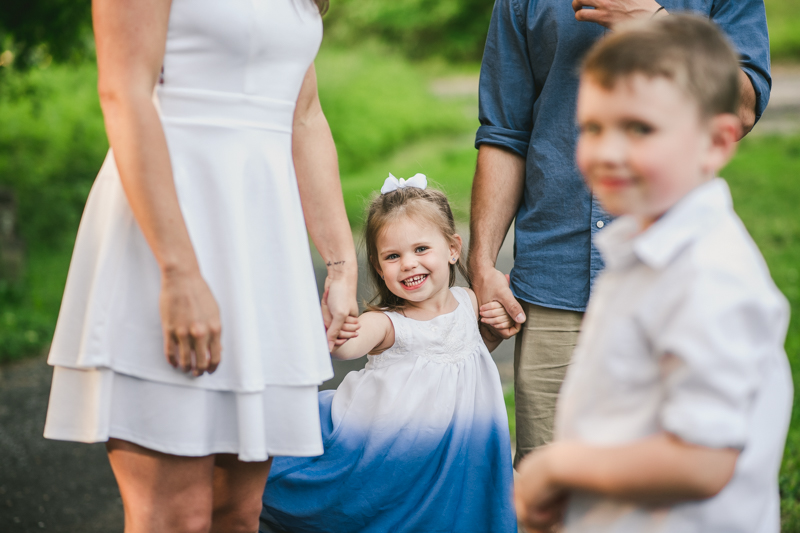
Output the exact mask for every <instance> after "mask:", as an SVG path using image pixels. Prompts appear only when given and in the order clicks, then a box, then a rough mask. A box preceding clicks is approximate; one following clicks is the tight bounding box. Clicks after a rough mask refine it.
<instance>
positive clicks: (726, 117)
mask: <svg viewBox="0 0 800 533" xmlns="http://www.w3.org/2000/svg"><path fill="white" fill-rule="evenodd" d="M709 133H710V135H711V139H710V144H709V150H708V157H706V164H705V167H706V168H704V169H703V170H704V171H705V172H706V173H707V174H714V175H716V173H717V172H719V170H720V169H722V167H724V166H725V165H727V164H728V161H730V160H731V158H732V157H733V154H735V153H736V144H737V141H738V140H739V139H740V138H741V137H742V121H741V119H739V117H737V116H736V115H733V114H731V113H724V114H720V115H716V116H714V117H712V118H711V120H710V123H709Z"/></svg>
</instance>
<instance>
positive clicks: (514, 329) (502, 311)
mask: <svg viewBox="0 0 800 533" xmlns="http://www.w3.org/2000/svg"><path fill="white" fill-rule="evenodd" d="M480 314H481V323H482V324H486V325H487V326H491V327H493V328H494V329H495V330H496V331H499V332H502V336H503V337H505V338H508V337H512V336H514V335H516V334H517V333H519V329H520V327H521V325H520V324H517V323H516V322H514V319H513V318H511V315H509V314H508V311H506V308H505V307H503V304H501V303H500V302H497V301H493V302H489V303H485V304H483V305H482V306H481V307H480Z"/></svg>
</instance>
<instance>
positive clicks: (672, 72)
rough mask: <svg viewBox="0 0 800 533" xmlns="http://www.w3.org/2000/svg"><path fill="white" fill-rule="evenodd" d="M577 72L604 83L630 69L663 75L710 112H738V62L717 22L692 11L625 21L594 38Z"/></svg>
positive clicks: (608, 84) (703, 110)
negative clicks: (618, 26) (631, 21)
mask: <svg viewBox="0 0 800 533" xmlns="http://www.w3.org/2000/svg"><path fill="white" fill-rule="evenodd" d="M581 73H582V75H584V76H587V75H588V76H590V77H591V78H592V79H593V80H595V81H596V82H597V83H599V84H600V85H601V86H602V87H604V88H606V89H612V88H613V87H614V86H615V84H616V83H617V81H619V80H620V79H622V78H628V77H630V76H632V75H634V74H644V75H645V76H647V77H648V78H655V77H664V78H667V79H669V80H671V81H672V82H674V83H675V84H676V85H678V87H680V88H681V89H682V90H683V91H684V92H685V93H686V94H687V96H689V97H690V98H692V99H693V100H694V101H695V102H697V105H698V108H699V110H700V114H701V116H702V117H704V118H709V117H712V116H714V115H719V114H722V113H733V114H736V112H737V110H738V106H739V62H738V58H737V55H736V53H735V52H734V50H733V48H732V47H731V45H730V44H729V43H728V40H727V38H726V37H725V36H724V35H723V33H722V32H721V31H720V30H719V28H717V26H716V25H714V24H713V23H711V22H709V21H708V20H706V19H703V18H700V17H698V16H695V15H670V16H667V17H660V18H657V19H652V20H648V21H646V22H638V23H633V24H630V25H626V26H623V27H622V29H620V30H619V31H617V32H615V33H614V34H612V35H610V36H609V37H607V38H605V39H603V40H602V41H600V42H599V43H598V44H596V45H595V46H594V47H593V48H592V49H591V50H590V52H589V54H588V55H587V56H586V58H585V59H584V61H583V66H582V69H581Z"/></svg>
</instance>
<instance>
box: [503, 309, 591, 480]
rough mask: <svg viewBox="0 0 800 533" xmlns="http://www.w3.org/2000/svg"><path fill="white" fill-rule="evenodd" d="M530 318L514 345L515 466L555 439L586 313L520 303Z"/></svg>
mask: <svg viewBox="0 0 800 533" xmlns="http://www.w3.org/2000/svg"><path fill="white" fill-rule="evenodd" d="M520 303H521V304H522V308H523V310H524V311H525V315H526V316H527V320H526V321H525V323H524V324H523V325H522V330H521V331H520V332H519V333H518V334H517V340H516V346H515V348H514V401H515V403H516V418H517V453H516V456H515V457H514V467H516V466H517V465H518V464H519V462H520V461H521V460H522V458H523V457H525V455H526V454H528V453H530V452H531V451H532V450H533V449H534V448H536V447H537V446H541V445H543V444H547V443H549V442H550V441H551V440H552V438H553V418H554V416H555V410H556V399H557V398H558V391H559V390H560V389H561V382H562V381H563V380H564V375H565V374H566V372H567V366H568V365H569V362H570V359H571V358H572V352H573V350H574V349H575V343H576V342H577V340H578V332H579V330H580V325H581V319H582V318H583V313H580V312H577V311H563V310H561V309H550V308H548V307H541V306H539V305H534V304H529V303H527V302H520Z"/></svg>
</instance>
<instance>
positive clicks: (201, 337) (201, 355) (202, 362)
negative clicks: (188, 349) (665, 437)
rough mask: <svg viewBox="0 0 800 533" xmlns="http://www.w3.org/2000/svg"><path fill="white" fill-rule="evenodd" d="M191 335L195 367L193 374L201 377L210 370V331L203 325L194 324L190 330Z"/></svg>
mask: <svg viewBox="0 0 800 533" xmlns="http://www.w3.org/2000/svg"><path fill="white" fill-rule="evenodd" d="M189 333H190V334H191V337H190V340H191V343H192V351H194V365H193V368H192V373H193V374H194V375H195V376H200V375H202V374H203V373H205V372H206V370H208V363H209V359H210V358H211V357H210V355H209V349H208V341H209V337H210V336H209V331H208V328H207V327H206V326H205V325H203V324H193V325H192V327H191V329H190V330H189Z"/></svg>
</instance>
